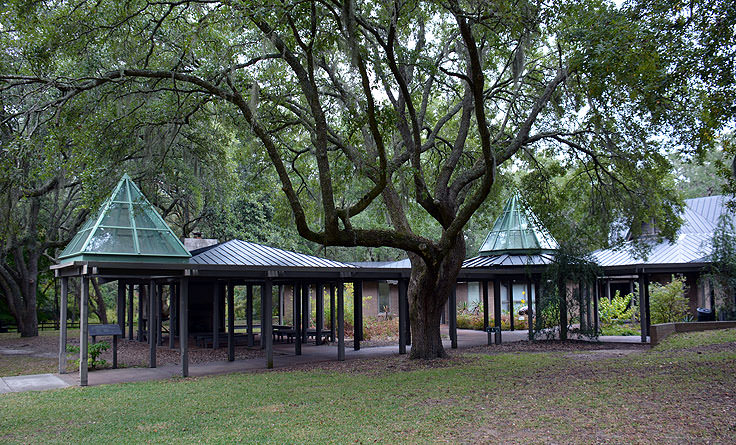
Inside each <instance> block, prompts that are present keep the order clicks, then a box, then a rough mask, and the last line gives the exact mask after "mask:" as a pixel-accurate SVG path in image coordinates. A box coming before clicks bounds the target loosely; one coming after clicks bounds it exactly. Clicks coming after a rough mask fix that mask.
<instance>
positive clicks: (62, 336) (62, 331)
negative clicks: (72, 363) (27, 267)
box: [59, 277, 69, 374]
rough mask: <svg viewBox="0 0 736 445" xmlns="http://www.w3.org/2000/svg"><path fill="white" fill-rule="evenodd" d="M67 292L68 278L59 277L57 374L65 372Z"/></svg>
mask: <svg viewBox="0 0 736 445" xmlns="http://www.w3.org/2000/svg"><path fill="white" fill-rule="evenodd" d="M68 294H69V278H67V277H63V278H62V279H61V302H60V303H59V374H66V319H67V314H66V311H67V305H68Z"/></svg>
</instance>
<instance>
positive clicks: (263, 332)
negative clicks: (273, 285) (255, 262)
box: [258, 283, 270, 349]
mask: <svg viewBox="0 0 736 445" xmlns="http://www.w3.org/2000/svg"><path fill="white" fill-rule="evenodd" d="M265 288H266V285H265V283H264V284H261V313H260V320H261V321H260V323H261V335H260V343H259V344H258V346H260V348H261V349H266V337H267V332H268V331H266V318H269V319H270V317H266V294H265V292H264V289H265Z"/></svg>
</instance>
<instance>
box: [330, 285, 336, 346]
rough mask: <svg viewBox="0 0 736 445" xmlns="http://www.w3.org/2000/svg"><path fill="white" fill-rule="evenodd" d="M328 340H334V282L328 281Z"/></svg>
mask: <svg viewBox="0 0 736 445" xmlns="http://www.w3.org/2000/svg"><path fill="white" fill-rule="evenodd" d="M330 341H331V342H334V341H335V283H330Z"/></svg>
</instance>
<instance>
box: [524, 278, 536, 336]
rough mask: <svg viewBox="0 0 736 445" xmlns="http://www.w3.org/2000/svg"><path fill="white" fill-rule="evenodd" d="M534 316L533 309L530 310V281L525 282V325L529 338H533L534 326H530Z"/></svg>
mask: <svg viewBox="0 0 736 445" xmlns="http://www.w3.org/2000/svg"><path fill="white" fill-rule="evenodd" d="M533 316H534V309H532V281H531V280H529V281H527V282H526V325H527V328H528V331H529V338H534V325H533V324H532V317H533Z"/></svg>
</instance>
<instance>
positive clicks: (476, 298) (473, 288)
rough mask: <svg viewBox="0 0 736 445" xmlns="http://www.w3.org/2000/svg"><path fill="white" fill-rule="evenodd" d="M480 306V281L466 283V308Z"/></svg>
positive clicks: (471, 308)
mask: <svg viewBox="0 0 736 445" xmlns="http://www.w3.org/2000/svg"><path fill="white" fill-rule="evenodd" d="M478 306H480V283H479V282H477V281H471V282H469V283H468V309H470V310H473V309H475V308H476V307H478Z"/></svg>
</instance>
